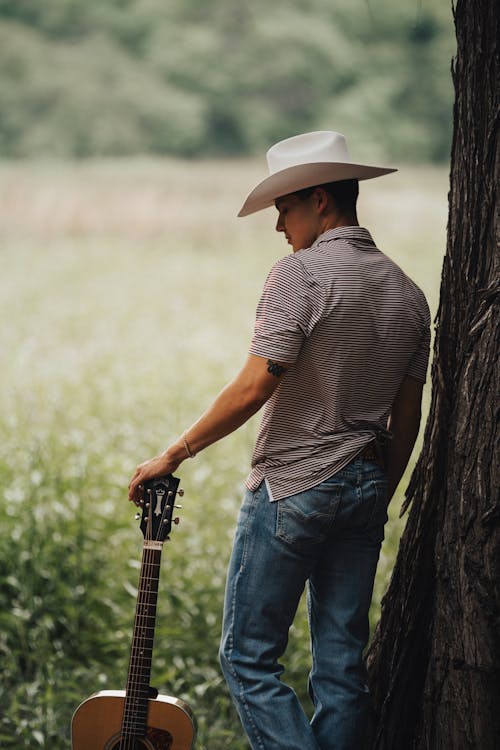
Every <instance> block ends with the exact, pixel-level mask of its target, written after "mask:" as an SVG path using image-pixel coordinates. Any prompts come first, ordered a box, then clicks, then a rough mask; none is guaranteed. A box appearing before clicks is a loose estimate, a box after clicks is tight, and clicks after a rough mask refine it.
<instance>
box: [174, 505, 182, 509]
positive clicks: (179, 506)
mask: <svg viewBox="0 0 500 750" xmlns="http://www.w3.org/2000/svg"><path fill="white" fill-rule="evenodd" d="M174 508H179V510H182V505H174Z"/></svg>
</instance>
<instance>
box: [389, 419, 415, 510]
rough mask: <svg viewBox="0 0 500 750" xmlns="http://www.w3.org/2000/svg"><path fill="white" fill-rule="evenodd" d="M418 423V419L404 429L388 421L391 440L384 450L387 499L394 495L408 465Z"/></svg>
mask: <svg viewBox="0 0 500 750" xmlns="http://www.w3.org/2000/svg"><path fill="white" fill-rule="evenodd" d="M419 424H420V420H418V421H415V422H414V423H413V425H412V426H411V427H410V426H407V427H406V429H404V430H402V429H399V430H398V429H395V428H394V426H392V425H391V424H390V423H389V428H390V430H391V433H392V440H390V441H389V446H388V449H387V452H386V471H387V492H388V496H389V499H390V498H391V497H392V496H393V495H394V493H395V491H396V488H397V486H398V484H399V482H400V481H401V477H402V476H403V474H404V472H405V469H406V467H407V465H408V461H409V460H410V456H411V453H412V450H413V447H414V445H415V441H416V439H417V435H418V429H419Z"/></svg>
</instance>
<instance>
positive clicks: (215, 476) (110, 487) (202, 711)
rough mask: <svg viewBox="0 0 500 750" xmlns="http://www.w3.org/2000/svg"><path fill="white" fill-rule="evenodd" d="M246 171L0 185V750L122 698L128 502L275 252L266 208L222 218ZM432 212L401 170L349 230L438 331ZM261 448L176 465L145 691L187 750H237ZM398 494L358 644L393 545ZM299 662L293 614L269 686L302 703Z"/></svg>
mask: <svg viewBox="0 0 500 750" xmlns="http://www.w3.org/2000/svg"><path fill="white" fill-rule="evenodd" d="M262 168H263V167H262V165H261V164H258V163H255V162H243V161H242V162H235V161H228V162H221V163H212V162H201V163H195V162H181V161H155V162H152V161H130V162H88V163H86V162H83V163H80V164H66V163H62V164H54V163H36V164H28V163H25V164H23V163H18V164H13V163H4V164H1V165H0V237H1V239H0V259H1V264H2V273H1V275H0V304H1V314H2V326H1V331H0V353H1V358H2V366H1V370H0V386H1V388H0V401H1V409H0V430H1V440H0V486H1V490H2V492H1V499H0V511H1V514H2V533H1V535H0V659H1V663H2V673H3V676H2V681H1V683H0V746H1V747H2V748H6V750H7V749H9V750H11V749H12V750H14V748H15V749H16V750H20V749H21V748H29V749H30V750H34V748H37V747H41V748H47V749H48V748H50V750H62V748H68V747H69V727H70V720H71V715H72V712H73V710H74V709H75V708H76V706H77V705H78V703H79V702H80V701H81V700H83V699H84V698H85V697H86V696H87V695H88V694H90V693H91V692H93V691H95V690H99V689H103V688H114V689H119V688H122V687H123V684H124V681H125V677H126V671H127V663H128V653H129V652H128V648H129V640H130V636H131V625H132V619H133V611H134V606H135V599H134V597H135V592H134V588H135V586H136V584H137V576H138V561H139V559H140V554H141V536H140V533H139V531H138V529H137V524H136V523H135V522H134V518H133V517H134V510H133V509H132V508H131V507H130V505H129V504H128V502H127V499H126V497H127V492H126V488H127V484H128V481H129V477H130V475H131V473H132V472H133V470H134V468H135V465H136V464H137V463H138V462H139V461H141V460H144V459H145V458H148V457H150V456H151V455H152V454H154V453H156V452H158V451H159V450H161V449H162V448H163V447H164V446H166V444H167V443H168V441H169V440H170V439H171V438H173V437H176V436H177V435H178V434H179V432H180V431H181V430H183V429H184V428H185V427H187V426H189V424H190V423H191V422H192V421H193V420H194V419H195V418H196V417H197V416H198V415H199V413H200V411H201V410H202V409H204V408H205V407H206V406H207V405H208V403H209V402H210V400H211V399H212V397H213V396H214V395H215V394H216V392H217V391H218V389H220V388H221V387H222V386H223V385H224V383H225V382H226V381H227V379H228V378H230V377H231V376H232V375H233V374H234V373H235V372H236V370H237V369H238V368H239V366H240V365H241V364H242V362H243V360H244V358H245V356H246V352H247V348H248V343H249V338H250V335H251V331H252V325H253V315H254V310H255V305H256V302H257V299H258V296H259V293H260V290H261V286H262V283H263V280H264V278H265V275H266V273H267V271H268V270H269V268H270V266H271V264H272V263H273V262H274V260H276V259H277V258H278V257H280V256H282V255H284V254H285V253H286V252H288V247H287V246H286V244H285V242H284V240H283V239H282V238H281V237H280V236H278V235H277V234H276V233H275V232H274V231H273V227H274V222H275V216H274V213H273V211H272V210H271V209H270V210H269V211H264V212H261V213H260V214H256V215H255V216H253V217H249V218H247V219H236V218H235V215H236V213H237V211H238V209H239V207H240V204H241V202H242V200H243V198H244V197H245V195H246V192H248V190H249V189H250V188H251V187H253V185H254V184H255V183H256V182H257V181H258V179H260V177H261V172H262ZM446 194H447V172H446V170H444V169H435V168H422V169H416V168H408V169H402V170H401V172H400V173H398V174H397V175H392V176H389V177H386V178H384V179H382V180H375V181H371V182H367V183H364V184H363V185H362V195H361V198H360V206H359V215H360V221H361V223H362V224H364V225H366V226H368V227H369V228H370V229H371V231H372V234H373V236H374V238H375V240H376V242H377V243H378V245H379V247H381V248H382V249H383V250H384V251H385V252H386V253H387V254H388V255H390V256H391V257H393V258H394V259H395V260H396V262H398V263H399V264H400V265H401V266H402V267H403V268H404V269H405V270H406V271H408V272H409V273H410V275H412V277H413V278H414V279H415V281H416V282H417V283H418V284H419V285H420V286H421V287H422V289H423V290H424V292H425V293H426V295H427V297H428V299H429V302H430V305H431V311H432V313H433V314H434V313H435V311H436V309H437V302H438V294H439V283H440V272H441V262H442V256H443V254H444V249H445V225H446V214H447V202H446ZM426 390H427V393H426V404H427V403H428V398H429V393H428V390H429V388H428V387H427V389H426ZM426 408H427V407H426ZM256 427H257V419H254V420H252V421H251V422H250V423H249V424H247V425H246V426H245V427H244V428H242V429H241V430H240V431H238V432H237V433H235V434H234V435H232V436H230V437H229V438H227V439H226V440H225V441H223V442H221V443H219V444H217V445H215V446H213V447H212V448H209V449H207V450H206V451H205V452H204V453H203V454H201V455H200V456H199V457H197V459H196V460H195V461H192V462H186V464H184V465H183V466H182V471H181V477H182V483H183V485H184V488H185V491H186V496H185V502H184V510H183V511H182V522H181V525H180V527H179V529H178V530H176V531H175V533H174V534H173V536H172V541H171V542H170V543H169V545H168V546H167V549H166V552H165V554H164V565H163V573H162V581H161V582H160V587H161V591H162V594H161V597H160V602H159V616H158V625H157V636H156V642H155V655H154V669H153V679H152V682H153V684H154V685H156V686H157V687H158V688H159V689H160V690H161V692H166V693H170V694H173V695H177V696H178V697H182V698H184V699H185V700H187V701H188V703H190V704H191V706H192V707H193V709H194V711H195V713H196V716H197V720H198V729H199V740H198V745H197V748H199V750H207V749H208V750H224V749H225V748H227V750H243V748H245V747H246V744H245V742H244V740H243V739H242V737H241V731H240V729H239V725H238V721H237V719H236V716H235V714H234V711H233V708H232V705H231V702H230V700H229V697H228V694H227V692H226V689H225V686H224V684H223V682H222V679H221V677H220V674H219V668H218V664H217V645H218V636H219V629H220V612H221V606H222V591H223V585H224V576H225V567H226V563H227V559H228V555H229V551H230V544H231V537H232V530H233V525H234V521H235V518H236V514H237V509H238V506H239V502H240V499H241V492H242V482H243V479H244V477H245V474H246V472H247V469H248V464H249V457H250V452H251V449H252V443H253V439H254V435H255V431H256ZM415 453H417V451H415ZM403 484H404V482H403V483H402V488H401V489H403ZM401 489H400V493H399V494H398V497H396V498H395V500H394V502H393V504H392V506H391V520H390V523H389V525H388V529H387V535H386V536H387V538H386V541H385V543H384V547H383V552H382V557H381V562H380V566H379V572H378V575H377V582H376V591H375V596H374V601H373V606H372V613H371V616H372V623H373V624H374V623H375V622H376V620H377V617H378V610H379V604H380V599H381V596H382V594H383V591H384V589H385V587H386V585H387V582H388V578H389V575H390V570H391V567H392V564H393V561H394V557H395V554H396V551H397V545H398V540H399V536H400V533H401V530H402V523H403V522H402V521H400V520H398V518H397V516H398V509H399V506H400V503H401ZM307 660H308V643H307V636H306V624H305V617H304V611H303V609H301V611H300V614H299V617H298V619H297V622H296V624H295V625H294V628H293V632H292V633H291V641H290V648H289V652H288V654H287V658H286V665H287V669H288V674H289V679H290V682H291V683H292V684H293V685H294V686H295V688H296V690H297V692H298V693H299V694H300V696H301V697H303V698H304V700H306V697H305V692H306V690H305V688H306V686H305V675H306V671H307Z"/></svg>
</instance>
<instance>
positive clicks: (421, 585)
mask: <svg viewBox="0 0 500 750" xmlns="http://www.w3.org/2000/svg"><path fill="white" fill-rule="evenodd" d="M454 17H455V27H456V35H457V55H456V59H455V60H454V64H453V66H452V73H453V80H454V85H455V108H454V137H453V146H452V155H451V157H452V159H451V175H450V196H449V221H448V239H447V251H446V256H445V260H444V265H443V273H442V281H441V297H440V305H439V310H438V314H437V330H436V339H435V346H434V359H433V366H432V400H431V408H430V413H429V418H428V421H427V425H426V429H425V437H424V447H423V450H422V453H421V455H420V457H419V460H418V462H417V466H416V468H415V471H414V473H413V476H412V479H411V482H410V486H409V488H408V490H407V496H406V505H407V506H411V509H410V513H409V517H408V522H407V525H406V529H405V532H404V534H403V537H402V540H401V544H400V549H399V553H398V558H397V561H396V564H395V568H394V573H393V576H392V579H391V583H390V585H389V588H388V591H387V593H386V595H385V597H384V600H383V603H382V612H381V619H380V623H379V625H378V628H377V630H376V633H375V637H374V639H373V642H372V645H371V647H370V651H369V654H368V668H369V675H370V687H371V690H372V695H373V700H374V710H375V717H376V718H375V722H376V729H375V740H374V743H373V750H413V749H415V750H416V749H417V748H418V749H419V750H422V749H423V748H426V749H429V748H432V749H434V748H436V749H437V748H443V750H469V749H470V750H493V749H497V748H500V588H499V576H500V498H499V451H498V413H499V405H500V403H499V402H500V399H499V390H500V389H499V387H498V386H499V367H498V363H499V361H500V357H499V349H500V331H499V321H498V300H499V265H500V263H499V255H498V239H499V218H498V211H497V210H496V209H497V202H496V196H497V190H498V184H499V171H500V170H499V160H500V159H499V157H500V155H499V138H498V121H499V110H498V99H499V96H498V86H499V80H500V78H499V73H500V64H499V40H500V34H499V9H498V4H497V2H496V0H458V2H457V5H456V7H455V8H454Z"/></svg>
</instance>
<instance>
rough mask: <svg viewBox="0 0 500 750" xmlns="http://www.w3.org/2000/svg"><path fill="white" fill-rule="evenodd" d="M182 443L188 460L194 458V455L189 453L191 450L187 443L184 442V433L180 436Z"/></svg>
mask: <svg viewBox="0 0 500 750" xmlns="http://www.w3.org/2000/svg"><path fill="white" fill-rule="evenodd" d="M182 442H183V443H184V448H185V449H186V453H187V455H188V458H194V457H195V456H196V453H193V452H192V451H191V448H190V447H189V444H188V441H187V440H186V433H185V432H184V433H183V435H182Z"/></svg>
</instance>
